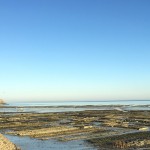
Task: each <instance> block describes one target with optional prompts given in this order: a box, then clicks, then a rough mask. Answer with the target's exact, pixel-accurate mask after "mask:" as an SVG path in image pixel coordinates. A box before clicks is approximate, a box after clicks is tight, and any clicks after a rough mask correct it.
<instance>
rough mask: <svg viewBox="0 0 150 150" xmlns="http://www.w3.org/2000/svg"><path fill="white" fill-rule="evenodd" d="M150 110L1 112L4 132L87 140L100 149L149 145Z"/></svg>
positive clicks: (18, 134) (37, 136)
mask: <svg viewBox="0 0 150 150" xmlns="http://www.w3.org/2000/svg"><path fill="white" fill-rule="evenodd" d="M149 127H150V111H149V110H136V111H133V110H132V111H121V110H85V111H76V112H75V111H74V112H73V111H71V112H48V113H36V112H35V113H31V112H17V113H11V112H5V113H4V112H1V113H0V130H1V131H2V132H3V133H5V134H11V135H17V136H29V137H32V138H38V139H42V140H47V139H57V140H61V141H64V142H65V141H69V140H85V141H87V142H89V143H91V144H92V145H94V146H95V147H97V149H99V148H101V149H110V148H111V149H133V148H143V149H144V148H149V147H150V128H149Z"/></svg>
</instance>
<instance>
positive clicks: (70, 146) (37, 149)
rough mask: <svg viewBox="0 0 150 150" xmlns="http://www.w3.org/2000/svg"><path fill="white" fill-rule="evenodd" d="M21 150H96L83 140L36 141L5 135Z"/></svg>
mask: <svg viewBox="0 0 150 150" xmlns="http://www.w3.org/2000/svg"><path fill="white" fill-rule="evenodd" d="M5 136H6V137H7V138H8V139H9V140H10V141H11V142H13V143H15V144H16V145H17V146H19V147H20V148H21V150H96V148H94V147H93V146H92V145H90V144H88V143H87V142H85V141H83V140H74V141H69V142H60V141H57V140H38V139H33V138H29V137H19V136H12V135H5Z"/></svg>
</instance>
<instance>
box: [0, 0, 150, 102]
mask: <svg viewBox="0 0 150 150" xmlns="http://www.w3.org/2000/svg"><path fill="white" fill-rule="evenodd" d="M149 6H150V1H149V0H63V1H62V0H43V1H41V0H24V1H20V0H13V1H11V0H0V69H1V73H0V97H1V98H4V99H6V100H8V101H9V100H10V101H13V100H19V101H24V100H31V101H32V100H53V101H55V100H122V99H123V100H129V99H134V100H135V99H150V19H149V15H150V9H149Z"/></svg>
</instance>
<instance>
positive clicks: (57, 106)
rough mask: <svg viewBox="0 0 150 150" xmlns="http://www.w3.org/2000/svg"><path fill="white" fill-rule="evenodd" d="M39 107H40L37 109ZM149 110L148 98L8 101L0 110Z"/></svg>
mask: <svg viewBox="0 0 150 150" xmlns="http://www.w3.org/2000/svg"><path fill="white" fill-rule="evenodd" d="M39 108H40V109H39ZM113 109H116V110H124V111H128V110H150V100H110V101H56V102H54V101H50V102H42V101H41V102H10V103H8V104H7V105H6V108H5V107H4V108H1V109H0V112H12V113H15V112H17V113H18V112H31V113H34V112H35V113H46V112H68V111H84V110H113Z"/></svg>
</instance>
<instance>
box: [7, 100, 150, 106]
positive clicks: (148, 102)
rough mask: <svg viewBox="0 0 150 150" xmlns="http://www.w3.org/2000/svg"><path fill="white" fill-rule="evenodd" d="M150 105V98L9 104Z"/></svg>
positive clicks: (15, 104) (14, 104)
mask: <svg viewBox="0 0 150 150" xmlns="http://www.w3.org/2000/svg"><path fill="white" fill-rule="evenodd" d="M70 105H74V106H85V105H96V106H97V105H134V106H135V105H150V100H116V101H114V100H110V101H59V102H10V103H9V106H70Z"/></svg>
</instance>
